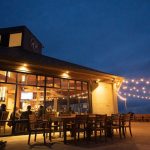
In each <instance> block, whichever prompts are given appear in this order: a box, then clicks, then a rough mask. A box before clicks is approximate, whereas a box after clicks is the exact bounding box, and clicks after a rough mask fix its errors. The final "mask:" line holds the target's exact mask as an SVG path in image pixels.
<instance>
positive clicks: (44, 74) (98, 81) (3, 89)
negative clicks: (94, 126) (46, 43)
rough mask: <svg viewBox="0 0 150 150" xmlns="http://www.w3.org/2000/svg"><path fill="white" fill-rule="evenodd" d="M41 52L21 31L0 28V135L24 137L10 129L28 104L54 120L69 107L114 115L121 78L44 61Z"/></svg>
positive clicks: (79, 111) (29, 35)
mask: <svg viewBox="0 0 150 150" xmlns="http://www.w3.org/2000/svg"><path fill="white" fill-rule="evenodd" d="M42 48H43V45H42V44H41V42H40V41H39V40H38V39H37V38H36V37H35V36H34V35H33V34H32V33H31V32H30V31H29V29H27V28H26V27H25V26H19V27H11V28H4V29H0V105H1V104H6V109H7V111H8V112H9V114H8V117H7V118H6V119H7V120H11V121H12V122H11V123H10V124H11V125H9V123H7V122H6V123H5V125H2V124H1V125H0V135H1V136H4V135H12V134H22V133H24V131H21V130H19V129H16V127H15V126H16V123H17V122H19V121H21V117H20V116H21V113H22V112H24V111H26V109H27V106H28V105H30V106H31V108H32V111H34V112H35V113H36V112H38V109H39V107H40V106H41V105H42V106H44V111H45V112H52V113H56V114H57V115H58V114H60V113H65V112H68V110H69V109H70V108H71V109H72V111H73V112H74V113H76V114H82V113H94V114H108V115H110V114H112V113H117V112H118V103H117V91H118V90H119V87H120V85H121V83H122V81H123V78H122V77H119V76H116V75H112V74H108V73H105V72H101V71H98V70H94V69H91V68H88V67H84V66H80V65H77V64H73V63H70V62H66V61H62V60H58V59H55V58H52V57H48V56H45V55H43V54H42ZM17 113H18V117H17V116H16V114H17ZM10 118H11V119H10ZM3 128H5V129H3Z"/></svg>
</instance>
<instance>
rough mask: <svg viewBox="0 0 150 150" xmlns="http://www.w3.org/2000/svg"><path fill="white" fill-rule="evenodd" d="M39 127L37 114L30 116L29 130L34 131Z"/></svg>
mask: <svg viewBox="0 0 150 150" xmlns="http://www.w3.org/2000/svg"><path fill="white" fill-rule="evenodd" d="M36 126H37V118H36V115H35V114H31V115H29V120H28V127H29V128H28V129H29V130H32V129H35V128H36Z"/></svg>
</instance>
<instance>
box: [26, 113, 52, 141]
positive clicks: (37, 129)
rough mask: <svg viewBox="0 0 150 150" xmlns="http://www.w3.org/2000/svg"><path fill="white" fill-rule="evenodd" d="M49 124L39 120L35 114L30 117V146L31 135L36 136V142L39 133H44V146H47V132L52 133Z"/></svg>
mask: <svg viewBox="0 0 150 150" xmlns="http://www.w3.org/2000/svg"><path fill="white" fill-rule="evenodd" d="M46 124H47V122H45V121H43V120H37V118H36V116H35V114H32V115H29V121H28V134H29V136H28V144H30V138H31V134H35V137H34V141H35V142H36V136H37V134H38V133H42V134H43V137H44V144H46V136H45V134H46V133H47V132H50V129H49V128H48V127H47V125H46Z"/></svg>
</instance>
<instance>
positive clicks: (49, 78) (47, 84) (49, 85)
mask: <svg viewBox="0 0 150 150" xmlns="http://www.w3.org/2000/svg"><path fill="white" fill-rule="evenodd" d="M46 86H48V87H53V78H52V77H46Z"/></svg>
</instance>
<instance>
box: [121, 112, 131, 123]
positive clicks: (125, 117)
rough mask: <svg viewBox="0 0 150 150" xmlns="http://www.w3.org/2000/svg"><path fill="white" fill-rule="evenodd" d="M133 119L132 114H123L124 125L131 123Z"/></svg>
mask: <svg viewBox="0 0 150 150" xmlns="http://www.w3.org/2000/svg"><path fill="white" fill-rule="evenodd" d="M131 120H132V116H131V114H123V115H122V124H123V125H130V124H131Z"/></svg>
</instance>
